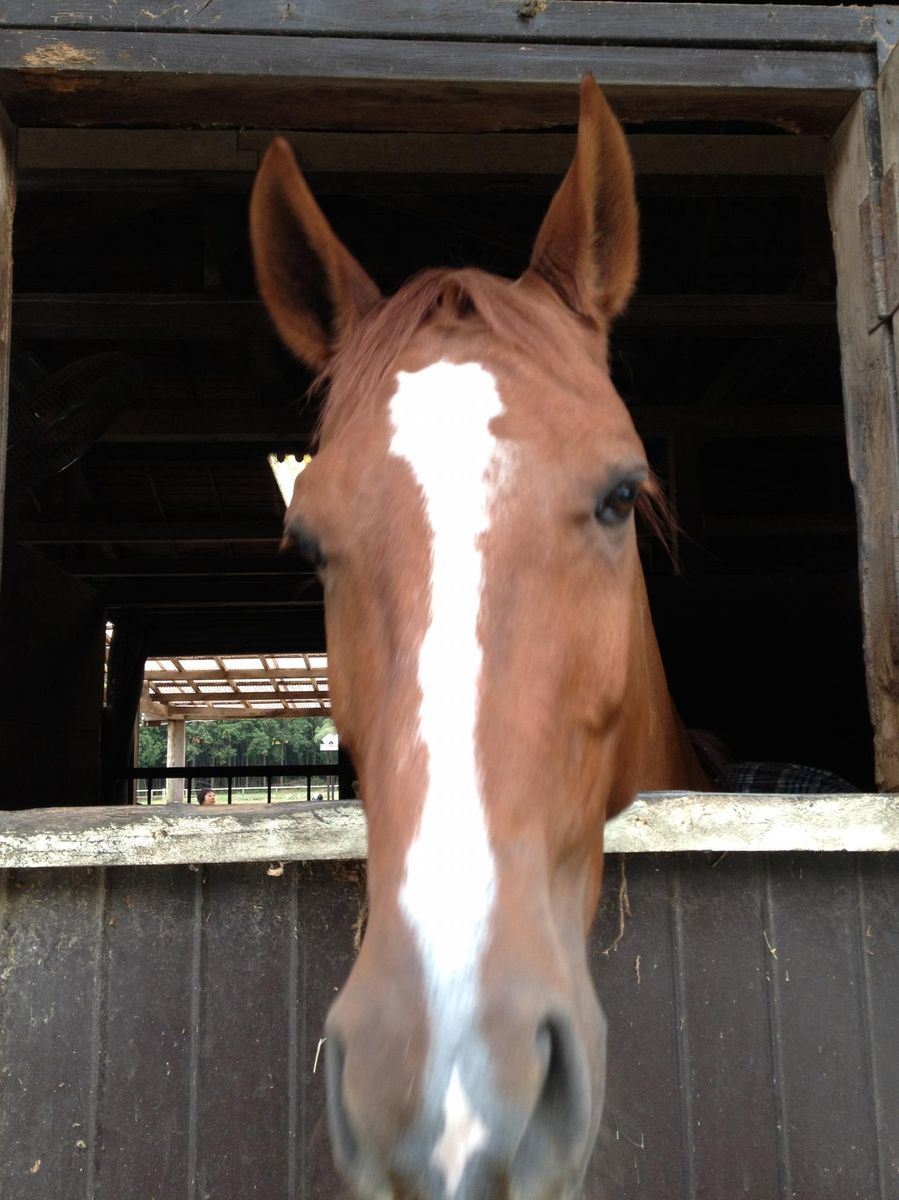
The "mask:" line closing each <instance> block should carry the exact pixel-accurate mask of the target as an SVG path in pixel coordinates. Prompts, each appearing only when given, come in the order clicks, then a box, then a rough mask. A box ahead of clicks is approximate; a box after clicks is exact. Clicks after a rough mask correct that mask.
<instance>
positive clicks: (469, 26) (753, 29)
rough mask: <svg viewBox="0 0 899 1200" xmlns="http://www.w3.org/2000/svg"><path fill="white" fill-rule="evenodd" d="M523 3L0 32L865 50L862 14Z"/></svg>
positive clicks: (300, 10) (202, 14)
mask: <svg viewBox="0 0 899 1200" xmlns="http://www.w3.org/2000/svg"><path fill="white" fill-rule="evenodd" d="M520 10H521V0H491V2H490V3H489V4H484V3H483V0H418V2H417V3H416V4H415V6H414V8H411V7H410V6H408V5H406V6H397V5H396V4H395V3H393V0H365V3H364V4H360V3H359V2H358V0H304V2H303V3H302V4H287V5H285V4H284V3H283V2H282V0H212V2H211V3H210V2H209V0H186V2H185V3H181V4H177V5H175V4H171V3H169V2H168V0H117V3H115V4H109V3H108V0H86V2H85V0H82V3H80V4H78V5H77V7H76V6H74V5H72V6H69V7H67V8H66V9H65V10H64V11H60V8H59V5H58V4H55V3H52V2H51V0H6V4H5V5H4V10H3V12H2V14H0V26H4V25H5V26H8V27H19V28H23V29H54V30H78V29H102V30H122V31H129V30H152V31H154V32H157V33H164V32H170V31H186V32H192V31H215V32H217V33H268V34H275V35H279V36H282V37H283V36H289V35H297V34H303V35H310V34H311V35H317V36H326V35H338V36H343V37H371V38H377V37H383V38H416V39H421V40H425V39H431V38H441V39H442V38H453V39H457V40H473V41H487V40H499V41H513V42H525V43H534V42H543V41H547V42H571V41H575V42H587V41H598V42H599V41H601V42H604V43H606V44H614V43H624V44H628V45H642V44H646V43H652V44H655V45H690V44H701V45H707V46H716V45H731V46H733V45H764V46H785V45H789V46H797V47H799V46H810V47H814V46H822V45H835V46H842V47H850V46H855V47H865V46H868V45H870V44H871V43H872V41H873V36H874V34H873V17H872V10H871V9H869V8H860V7H859V8H840V7H825V6H823V5H808V6H806V5H801V6H800V5H787V4H759V5H753V4H695V3H694V4H665V3H660V4H646V3H630V4H621V3H598V2H596V0H553V3H551V4H550V5H548V6H547V8H546V10H545V11H544V12H542V13H538V14H537V15H535V16H534V17H533V18H531V19H524V18H522V17H521V16H520V15H519V14H520Z"/></svg>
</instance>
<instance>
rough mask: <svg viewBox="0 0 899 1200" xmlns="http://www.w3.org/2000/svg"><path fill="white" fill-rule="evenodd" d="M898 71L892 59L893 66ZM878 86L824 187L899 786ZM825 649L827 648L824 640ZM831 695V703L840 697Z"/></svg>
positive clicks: (883, 698)
mask: <svg viewBox="0 0 899 1200" xmlns="http://www.w3.org/2000/svg"><path fill="white" fill-rule="evenodd" d="M894 71H895V67H894ZM881 119H884V120H885V124H886V125H887V126H889V127H891V128H892V127H894V126H895V123H896V120H897V118H896V115H895V112H893V113H890V114H886V113H884V110H883V108H879V105H878V97H877V93H876V92H874V91H873V90H871V91H865V92H863V93H862V94H861V96H860V97H859V99H858V101H857V102H856V104H855V106H854V107H853V109H852V110H851V112H850V113H849V115H848V116H847V117H846V119H845V120H844V122H843V124H842V125H841V127H840V129H839V130H838V132H837V134H836V136H835V137H834V139H833V143H832V147H831V153H830V161H829V167H828V178H827V193H828V204H829V208H830V221H831V227H832V229H833V239H834V254H835V257H836V265H837V315H838V321H839V329H840V346H841V354H842V373H843V398H844V406H845V419H846V438H847V448H848V454H849V471H850V475H851V477H852V483H853V486H854V488H855V497H856V512H857V516H858V537H859V575H860V583H861V603H862V620H863V623H864V653H865V672H866V676H867V686H868V703H869V706H870V711H871V721H872V724H873V726H874V752H875V772H876V778H877V786H878V788H880V789H882V790H886V791H897V790H899V601H897V588H896V567H897V561H896V536H895V535H896V522H897V519H899V454H897V444H899V437H897V392H896V370H895V345H894V340H893V330H892V329H891V328H890V324H889V321H888V320H886V319H885V317H884V312H883V308H884V300H883V294H884V289H883V271H884V253H883V228H882V224H881V222H880V220H879V213H880V188H881V180H882V161H881V146H880V121H881ZM821 653H822V654H826V653H827V647H826V646H822V647H821ZM838 699H839V698H838V697H837V696H835V697H834V702H835V703H837V702H838Z"/></svg>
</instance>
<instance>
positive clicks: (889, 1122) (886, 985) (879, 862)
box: [856, 854, 899, 1200]
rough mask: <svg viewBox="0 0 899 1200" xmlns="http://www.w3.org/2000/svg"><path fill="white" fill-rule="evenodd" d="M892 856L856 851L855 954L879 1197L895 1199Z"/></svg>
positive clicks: (898, 937)
mask: <svg viewBox="0 0 899 1200" xmlns="http://www.w3.org/2000/svg"><path fill="white" fill-rule="evenodd" d="M889 864H890V860H889V859H888V858H885V857H884V856H883V855H880V854H877V855H859V858H858V876H857V881H856V887H857V891H858V903H859V907H858V922H859V924H858V940H859V944H860V947H861V949H860V951H859V954H858V958H859V962H860V967H861V975H862V979H863V981H864V1020H865V1035H866V1038H865V1040H866V1047H865V1049H866V1058H867V1059H868V1062H869V1079H870V1087H871V1100H872V1103H873V1106H874V1109H875V1119H876V1123H877V1132H878V1137H877V1151H878V1160H879V1169H880V1189H881V1193H880V1194H881V1197H882V1200H899V1054H884V1053H883V1048H884V1047H888V1046H890V1044H891V1040H892V1038H893V1033H894V1030H895V1027H896V1024H895V998H896V996H897V995H899V927H897V923H896V919H895V916H896V882H895V879H894V878H892V874H891V871H890V865H889Z"/></svg>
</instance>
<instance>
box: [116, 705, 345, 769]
mask: <svg viewBox="0 0 899 1200" xmlns="http://www.w3.org/2000/svg"><path fill="white" fill-rule="evenodd" d="M334 732H335V727H334V722H333V721H332V720H331V718H330V717H296V718H287V717H252V718H249V719H248V720H243V721H233V720H232V721H188V722H187V729H186V731H185V757H186V759H187V765H188V766H189V767H192V766H202V767H205V766H213V765H216V766H228V765H230V764H232V763H233V764H235V765H237V766H241V765H243V764H244V763H248V764H250V765H252V766H266V765H268V766H280V764H281V763H282V762H283V763H284V765H285V766H287V765H295V764H310V765H315V764H318V763H322V762H324V761H325V760H326V759H327V758H328V757H329V756H328V755H326V754H322V752H321V751H320V750H319V746H320V744H321V741H322V739H323V738H324V737H325V736H326V734H329V733H334ZM165 753H166V729H165V726H164V725H162V726H160V725H141V728H140V734H139V748H138V763H139V765H140V766H142V767H162V766H165Z"/></svg>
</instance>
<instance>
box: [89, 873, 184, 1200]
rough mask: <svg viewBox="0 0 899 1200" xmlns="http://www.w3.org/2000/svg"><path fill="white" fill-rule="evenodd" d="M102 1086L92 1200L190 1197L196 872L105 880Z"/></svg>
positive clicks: (112, 875)
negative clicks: (107, 1067)
mask: <svg viewBox="0 0 899 1200" xmlns="http://www.w3.org/2000/svg"><path fill="white" fill-rule="evenodd" d="M106 879H107V897H106V908H105V921H106V953H105V955H104V959H103V964H102V971H103V981H104V987H105V1006H104V1014H103V1016H104V1028H103V1043H104V1046H105V1049H106V1054H107V1056H108V1061H109V1062H110V1063H111V1064H114V1069H112V1070H110V1071H109V1072H108V1073H107V1075H106V1078H105V1079H104V1087H103V1092H102V1096H101V1097H100V1111H99V1126H100V1128H101V1129H102V1130H103V1153H102V1155H101V1156H100V1157H99V1159H98V1163H97V1174H96V1190H95V1193H94V1196H95V1200H122V1198H123V1197H125V1196H135V1197H137V1196H141V1197H143V1196H147V1197H149V1196H154V1195H156V1196H165V1197H171V1200H175V1198H176V1197H177V1198H180V1197H182V1196H187V1194H188V1192H187V1184H188V1178H189V1172H190V1142H191V1137H190V1128H191V1102H190V1096H191V1073H192V1054H191V1043H192V1040H193V1038H194V1035H195V1031H194V1029H193V1028H192V1021H191V1007H192V1003H193V986H194V979H195V975H196V973H197V968H198V964H197V963H196V962H195V961H194V958H195V932H196V926H197V925H198V923H199V920H200V911H199V904H198V903H197V900H198V892H199V888H200V875H199V872H196V871H190V870H188V869H187V868H186V867H183V866H182V867H169V868H161V869H159V870H156V871H152V872H149V873H148V872H146V871H144V870H143V869H142V868H140V867H124V868H122V869H121V870H116V871H109V872H107V876H106Z"/></svg>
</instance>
